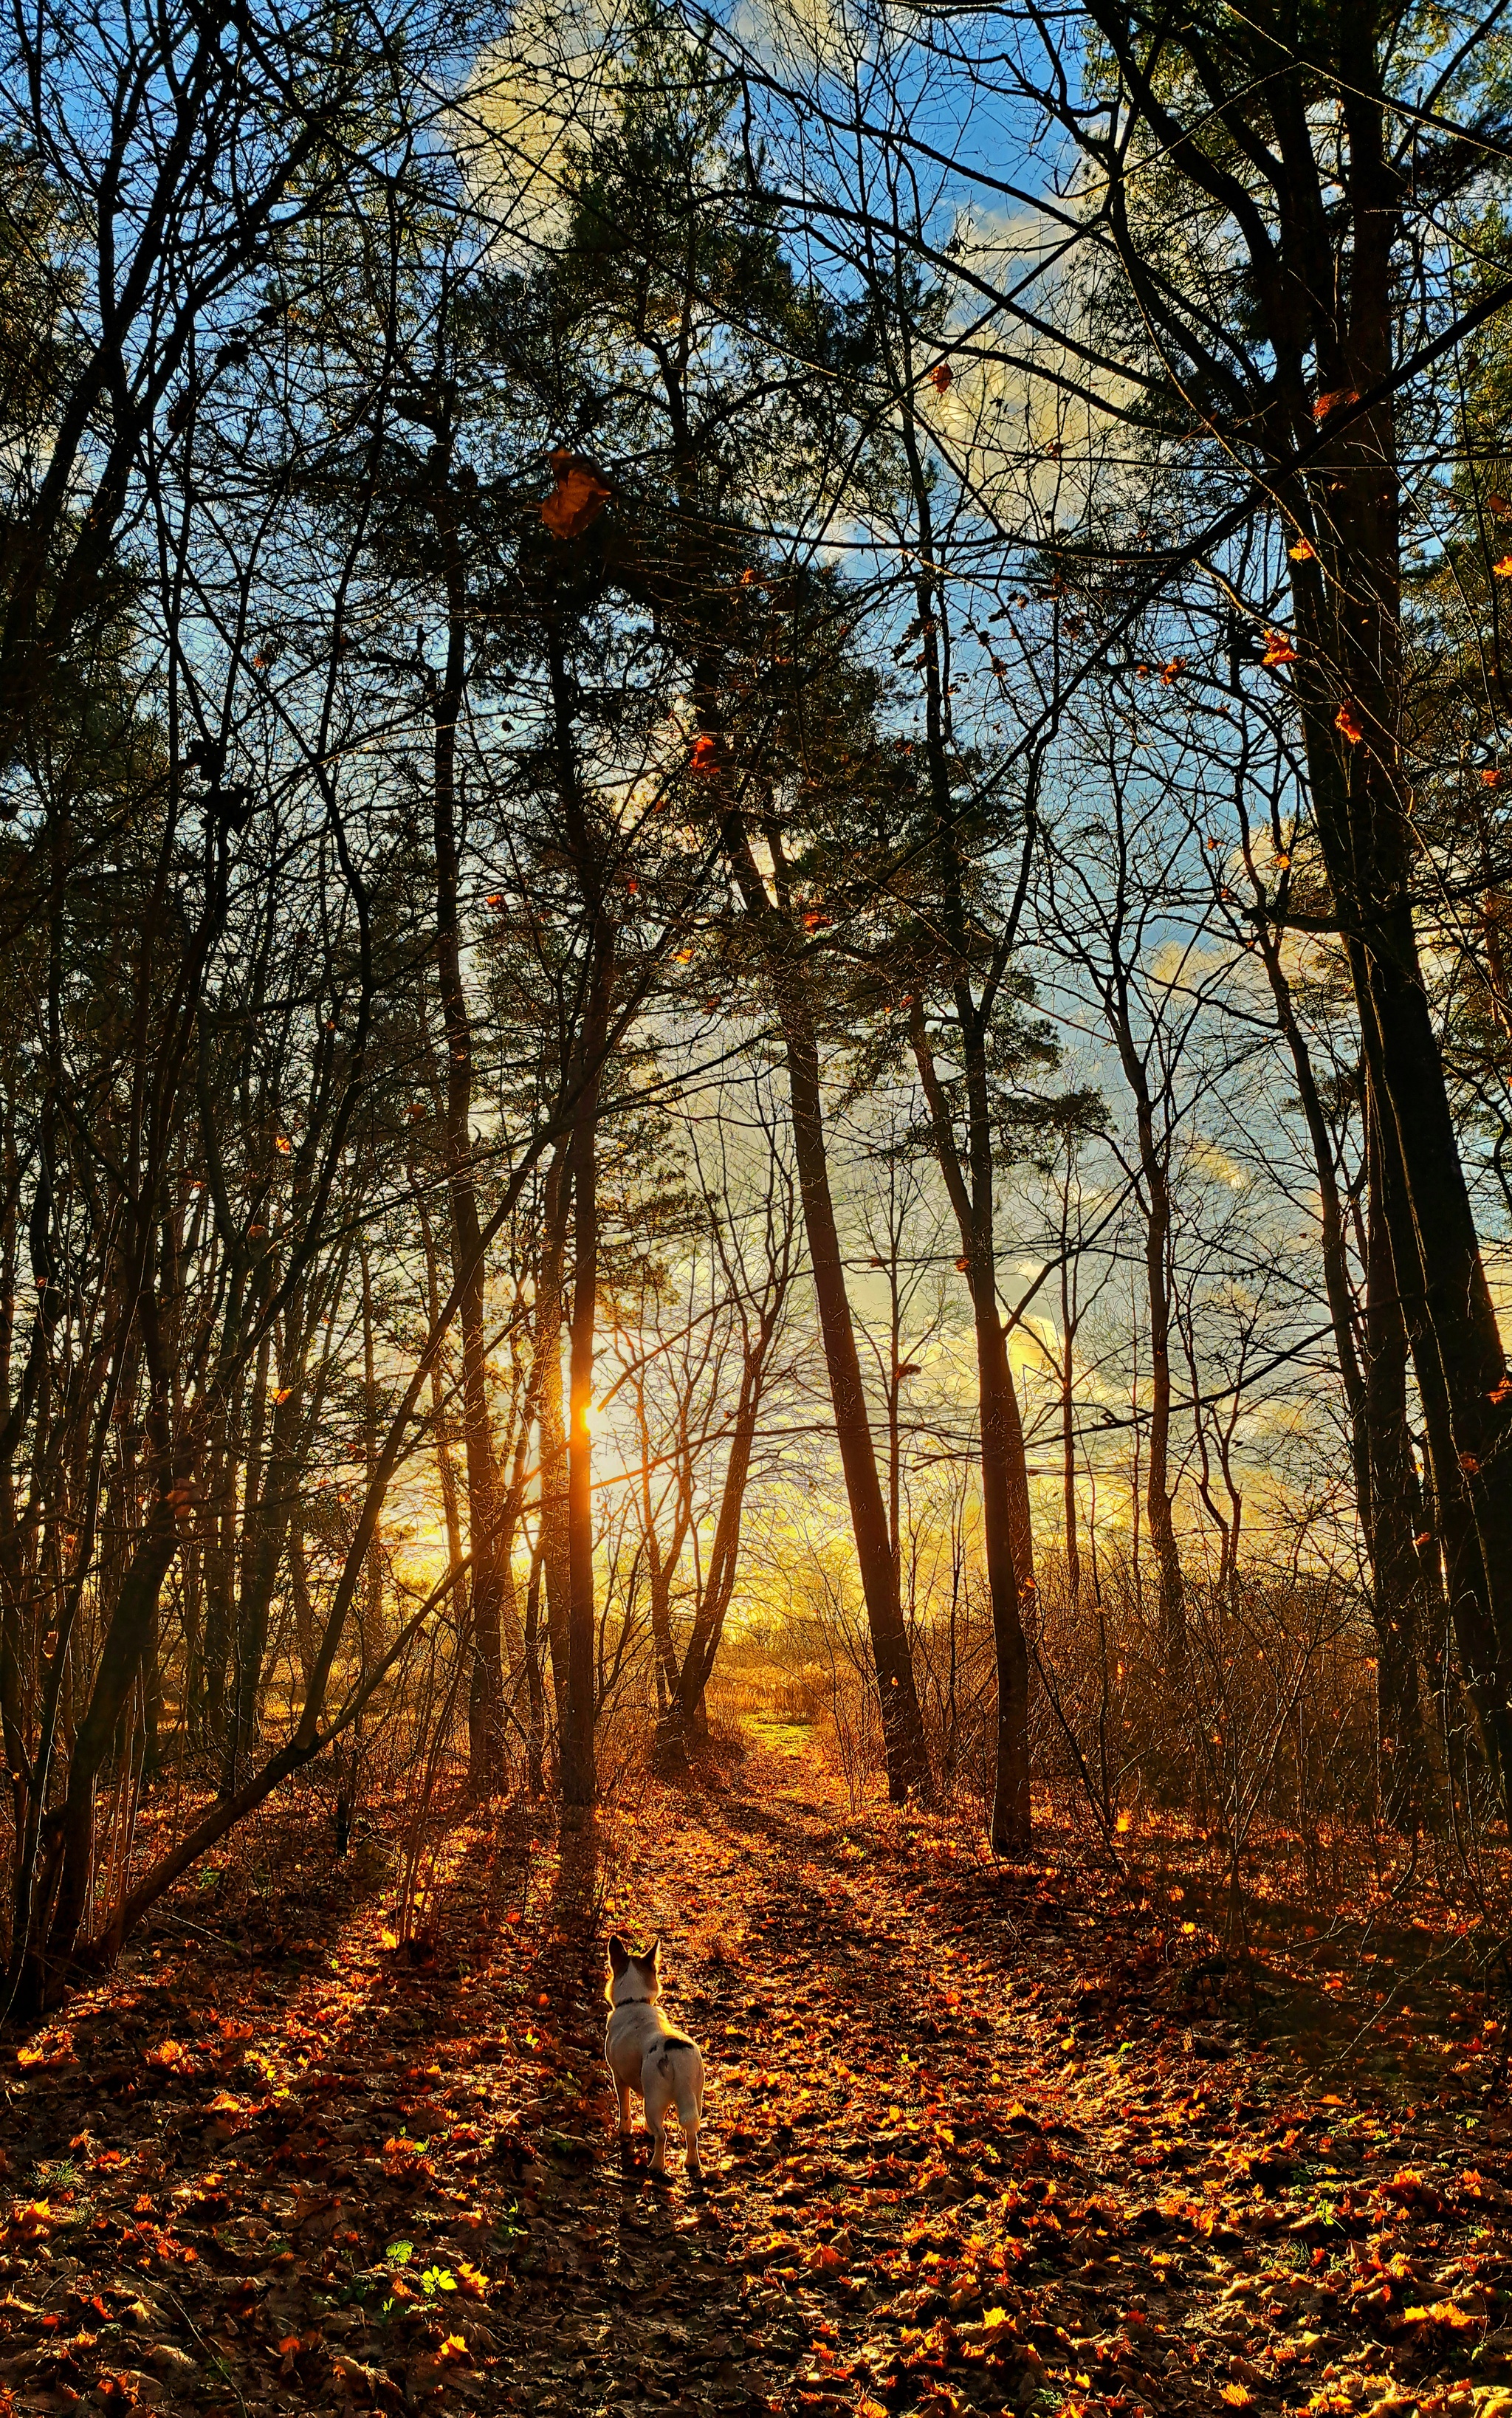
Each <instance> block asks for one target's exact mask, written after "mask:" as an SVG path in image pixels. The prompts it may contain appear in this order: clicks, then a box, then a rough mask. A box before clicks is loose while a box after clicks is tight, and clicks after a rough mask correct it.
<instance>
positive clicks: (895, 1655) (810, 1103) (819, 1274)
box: [708, 715, 933, 1805]
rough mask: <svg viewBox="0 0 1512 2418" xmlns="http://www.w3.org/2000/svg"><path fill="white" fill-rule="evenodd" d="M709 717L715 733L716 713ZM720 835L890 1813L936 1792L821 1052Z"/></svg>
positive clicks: (736, 850)
mask: <svg viewBox="0 0 1512 2418" xmlns="http://www.w3.org/2000/svg"><path fill="white" fill-rule="evenodd" d="M708 719H709V727H712V717H711V715H710V717H709V718H708ZM770 836H771V844H772V850H773V859H774V862H775V863H777V864H778V865H779V866H780V865H781V862H782V860H781V850H780V843H779V842H778V841H777V839H776V835H775V834H771V835H770ZM725 846H726V849H727V853H728V860H729V865H730V870H731V873H732V874H733V876H734V878H735V880H736V883H737V885H738V887H739V889H740V892H741V899H742V902H743V904H744V907H745V911H746V914H747V916H748V917H749V919H750V921H751V924H752V926H753V927H754V929H755V931H756V936H757V939H758V941H759V942H760V944H761V947H762V950H763V953H764V955H765V956H766V960H767V966H768V970H769V972H770V975H771V983H772V989H773V994H774V1001H775V1005H776V1009H777V1016H778V1021H779V1023H780V1025H781V1028H782V1035H783V1054H784V1059H785V1062H786V1064H787V1094H788V1104H789V1107H790V1110H791V1113H792V1123H793V1158H794V1163H795V1166H796V1168H797V1172H798V1190H799V1198H800V1200H801V1201H802V1207H803V1227H804V1232H805V1234H806V1236H807V1239H808V1256H809V1271H810V1275H811V1278H812V1280H813V1285H814V1298H815V1302H816V1305H817V1309H818V1314H819V1337H820V1341H821V1343H822V1345H823V1350H824V1365H825V1372H826V1374H827V1376H828V1378H829V1381H830V1401H831V1405H832V1410H833V1414H834V1428H835V1441H836V1443H837V1444H838V1446H839V1448H840V1465H841V1469H842V1471H843V1473H844V1477H845V1486H846V1498H847V1501H848V1505H849V1508H850V1528H851V1535H852V1536H853V1538H855V1544H856V1561H857V1566H858V1568H859V1570H860V1573H861V1586H862V1596H863V1601H864V1603H865V1606H866V1624H867V1629H868V1631H869V1634H870V1639H871V1648H872V1662H873V1666H874V1668H875V1670H876V1674H877V1686H878V1696H879V1698H880V1704H881V1716H882V1745H883V1752H884V1754H885V1757H886V1762H887V1787H888V1795H889V1797H890V1798H892V1800H893V1804H894V1805H901V1804H904V1803H906V1802H907V1801H908V1799H909V1798H910V1797H916V1798H921V1799H924V1800H925V1801H927V1799H928V1798H930V1796H931V1795H932V1793H933V1792H932V1782H931V1777H930V1771H929V1752H928V1748H927V1746H926V1744H925V1741H924V1717H923V1715H922V1713H921V1711H920V1708H919V1691H918V1686H917V1682H916V1680H915V1677H914V1670H913V1660H912V1656H911V1655H910V1653H909V1640H908V1635H907V1632H906V1631H905V1630H904V1627H903V1621H902V1618H901V1615H900V1614H899V1611H898V1605H897V1596H896V1591H895V1589H894V1586H893V1548H892V1538H891V1536H890V1535H889V1531H888V1521H887V1506H886V1504H885V1502H884V1501H883V1499H882V1489H881V1484H880V1482H879V1480H878V1475H877V1455H876V1452H875V1450H874V1448H873V1445H872V1431H871V1422H870V1419H869V1417H868V1415H867V1409H866V1394H865V1388H864V1387H863V1384H862V1377H861V1359H860V1355H859V1354H858V1353H857V1350H856V1336H855V1329H854V1327H853V1325H852V1324H851V1318H850V1301H849V1296H848V1293H847V1291H846V1269H845V1261H844V1259H843V1257H842V1256H841V1250H840V1234H839V1229H838V1226H837V1224H836V1222H835V1214H834V1200H833V1197H832V1193H831V1190H830V1169H829V1158H828V1154H827V1152H826V1148H825V1139H824V1113H823V1101H822V1094H821V1092H820V1089H819V1060H818V1045H817V1039H816V1037H815V1033H814V1026H813V1020H812V1017H811V1014H810V1010H809V1003H808V1001H807V999H806V997H805V995H804V987H803V971H802V965H801V963H800V962H799V950H800V945H801V944H800V942H799V939H798V935H797V933H796V932H795V930H794V928H793V922H792V918H791V915H790V913H785V912H784V911H783V910H782V908H781V907H780V906H779V907H773V905H772V903H771V898H770V897H769V896H768V895H767V888H766V884H765V882H764V881H763V880H762V878H761V874H760V872H759V870H758V868H757V866H756V859H755V857H754V855H753V854H752V850H751V842H750V836H749V834H748V833H747V832H746V829H745V825H744V822H743V821H742V819H741V816H740V813H739V811H738V810H737V809H735V808H733V807H732V808H731V810H730V811H729V813H728V814H727V815H726V818H725Z"/></svg>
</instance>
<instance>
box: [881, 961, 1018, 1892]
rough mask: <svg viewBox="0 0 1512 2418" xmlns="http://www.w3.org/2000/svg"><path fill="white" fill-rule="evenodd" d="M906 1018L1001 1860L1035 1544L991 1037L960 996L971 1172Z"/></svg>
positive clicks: (1010, 1844) (1008, 1827)
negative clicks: (980, 1561) (962, 1299)
mask: <svg viewBox="0 0 1512 2418" xmlns="http://www.w3.org/2000/svg"><path fill="white" fill-rule="evenodd" d="M963 991H964V986H963ZM910 1018H911V1037H912V1041H913V1053H914V1063H915V1064H916V1065H917V1066H918V1069H919V1077H920V1080H921V1082H922V1084H923V1086H924V1098H925V1100H926V1102H927V1103H928V1107H929V1116H930V1125H931V1128H932V1131H933V1133H934V1138H935V1155H936V1157H937V1159H938V1160H939V1170H940V1173H941V1175H942V1176H943V1177H944V1181H945V1189H946V1191H947V1193H948V1194H949V1196H950V1201H951V1205H952V1207H953V1209H954V1210H955V1221H956V1224H957V1226H958V1228H959V1230H960V1237H961V1250H962V1253H963V1255H964V1258H965V1261H966V1280H967V1284H968V1286H969V1288H970V1295H971V1320H972V1326H973V1329H974V1333H975V1338H976V1381H977V1403H978V1419H979V1423H980V1428H981V1436H982V1528H983V1538H984V1541H985V1547H986V1560H987V1591H988V1594H989V1596H990V1598H991V1601H992V1636H993V1649H994V1658H995V1660H996V1664H997V1674H998V1728H997V1752H996V1756H995V1761H994V1781H993V1792H992V1822H991V1841H992V1845H993V1847H994V1849H995V1850H996V1851H997V1852H998V1853H999V1854H1003V1855H1007V1854H1013V1853H1016V1852H1017V1850H1019V1849H1020V1848H1022V1847H1025V1846H1027V1845H1028V1844H1029V1841H1030V1838H1031V1813H1030V1770H1029V1649H1028V1646H1027V1645H1026V1643H1025V1638H1024V1625H1023V1620H1022V1617H1021V1615H1020V1610H1019V1607H1020V1605H1027V1604H1030V1603H1031V1602H1032V1599H1033V1595H1034V1545H1033V1533H1032V1528H1031V1518H1030V1504H1029V1466H1028V1462H1027V1459H1026V1456H1025V1452H1024V1430H1023V1423H1022V1421H1021V1419H1020V1417H1019V1414H1018V1395H1017V1391H1016V1387H1015V1385H1014V1377H1013V1370H1012V1368H1011V1367H1010V1365H1009V1360H1008V1339H1007V1337H1006V1335H1005V1334H1004V1332H1003V1324H1002V1319H1001V1317H1000V1314H999V1310H998V1260H997V1247H996V1240H995V1227H996V1218H995V1215H994V1206H993V1186H992V1129H991V1120H990V1116H989V1112H988V1099H987V1079H986V1028H985V1018H984V1017H983V1015H982V1013H981V1011H980V1010H979V1009H978V1008H977V1007H975V1006H973V1004H972V1003H971V1002H970V998H969V997H968V996H958V997H957V1001H956V1030H957V1033H958V1036H959V1040H960V1044H961V1047H962V1052H963V1056H964V1059H965V1065H966V1094H967V1164H966V1166H964V1167H963V1165H962V1163H961V1155H960V1152H959V1150H958V1148H957V1146H956V1140H955V1130H954V1127H953V1126H952V1124H951V1119H950V1114H949V1110H948V1108H947V1105H946V1101H945V1096H944V1094H943V1091H942V1090H941V1087H940V1083H939V1075H938V1073H937V1071H936V1066H935V1060H934V1052H933V1050H932V1048H931V1047H930V1043H929V1036H928V1032H927V1028H926V1026H925V1022H924V1007H923V1003H922V1002H921V1001H920V999H919V998H918V997H917V995H916V996H915V998H914V1002H913V1005H912V1008H911V1010H910ZM968 1171H969V1172H968Z"/></svg>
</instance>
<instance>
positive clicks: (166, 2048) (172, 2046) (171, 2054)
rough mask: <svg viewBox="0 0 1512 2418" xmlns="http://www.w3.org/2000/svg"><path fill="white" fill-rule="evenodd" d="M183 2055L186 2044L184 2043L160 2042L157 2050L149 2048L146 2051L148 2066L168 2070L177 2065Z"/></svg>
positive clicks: (174, 2041)
mask: <svg viewBox="0 0 1512 2418" xmlns="http://www.w3.org/2000/svg"><path fill="white" fill-rule="evenodd" d="M183 2054H184V2043H183V2042H182V2041H176V2040H165V2041H160V2042H159V2043H158V2044H157V2046H156V2048H149V2049H148V2050H147V2051H146V2062H147V2064H148V2065H156V2066H160V2067H161V2068H163V2069H165V2070H166V2068H167V2067H169V2066H171V2065H177V2064H178V2063H179V2061H180V2060H181V2058H182V2057H183Z"/></svg>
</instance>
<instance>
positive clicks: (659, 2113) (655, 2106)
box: [641, 2049, 677, 2175]
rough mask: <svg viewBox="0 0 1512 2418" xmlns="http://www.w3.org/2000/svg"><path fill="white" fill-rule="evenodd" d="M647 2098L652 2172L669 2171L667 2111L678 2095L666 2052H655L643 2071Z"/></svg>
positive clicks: (660, 2050)
mask: <svg viewBox="0 0 1512 2418" xmlns="http://www.w3.org/2000/svg"><path fill="white" fill-rule="evenodd" d="M641 2088H642V2090H643V2091H644V2093H645V2098H646V2129H647V2131H648V2132H649V2135H650V2136H651V2172H652V2174H653V2175H664V2174H665V2172H666V2111H667V2109H668V2108H669V2107H670V2106H671V2104H672V2103H673V2101H674V2099H675V2098H676V2096H677V2085H676V2083H675V2081H674V2079H673V2075H672V2061H671V2059H670V2058H669V2057H668V2056H667V2054H666V2051H665V2050H664V2049H653V2050H652V2051H651V2052H650V2053H649V2055H648V2057H647V2059H646V2062H645V2064H644V2066H643V2067H642V2068H641Z"/></svg>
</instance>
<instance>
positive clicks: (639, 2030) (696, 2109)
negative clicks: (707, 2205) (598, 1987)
mask: <svg viewBox="0 0 1512 2418" xmlns="http://www.w3.org/2000/svg"><path fill="white" fill-rule="evenodd" d="M661 1946H662V1943H661V1941H660V1940H659V1939H657V1940H654V1941H653V1942H652V1944H651V1946H650V1947H649V1949H648V1950H647V1951H646V1953H645V1955H644V1956H633V1955H632V1954H631V1952H630V1950H629V1949H628V1948H627V1947H626V1946H625V1943H624V1941H623V1940H622V1939H621V1938H620V1936H619V1933H618V1932H616V1934H615V1936H614V1937H613V1938H612V1939H611V1940H610V1942H609V1978H608V1981H607V1982H605V1984H604V1991H603V1995H604V1997H606V1998H607V1999H608V2001H609V2028H608V2030H607V2031H606V2032H605V2034H604V2041H603V2053H604V2056H605V2057H606V2058H608V2060H609V2071H610V2073H611V2074H613V2075H614V2082H615V2089H617V2090H618V2092H619V2146H620V2149H621V2150H625V2149H626V2148H628V2145H629V2141H630V2094H631V2092H632V2091H633V2090H634V2091H636V2092H638V2093H639V2095H640V2097H641V2098H642V2099H644V2100H645V2102H646V2128H647V2131H648V2132H649V2134H650V2136H651V2172H652V2174H653V2175H664V2174H665V2172H666V2112H667V2109H668V2108H669V2107H672V2106H674V2105H675V2106H676V2108H677V2111H678V2116H679V2120H680V2122H681V2125H682V2137H683V2139H684V2141H685V2142H686V2143H687V2148H688V2172H689V2174H690V2175H691V2176H692V2177H693V2178H694V2179H695V2181H701V2180H702V2176H703V2167H702V2166H701V2165H700V2164H699V2162H698V2127H699V2125H700V2124H701V2122H702V2121H703V2113H704V2061H703V2058H701V2057H700V2056H699V2054H698V2043H697V2042H696V2041H691V2040H690V2039H689V2038H688V2035H687V2033H686V2032H680V2031H678V2030H677V2029H676V2028H674V2027H673V2026H672V2025H671V2024H669V2023H668V2022H667V2019H666V2017H665V2016H664V2014H663V2012H662V2010H661V2008H660V2007H659V2006H658V2004H657V2000H658V1999H659V1997H661V1995H662V1982H661V1976H660V1974H659V1973H658V1971H657V1962H656V1960H657V1957H658V1955H659V1953H660V1951H661Z"/></svg>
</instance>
